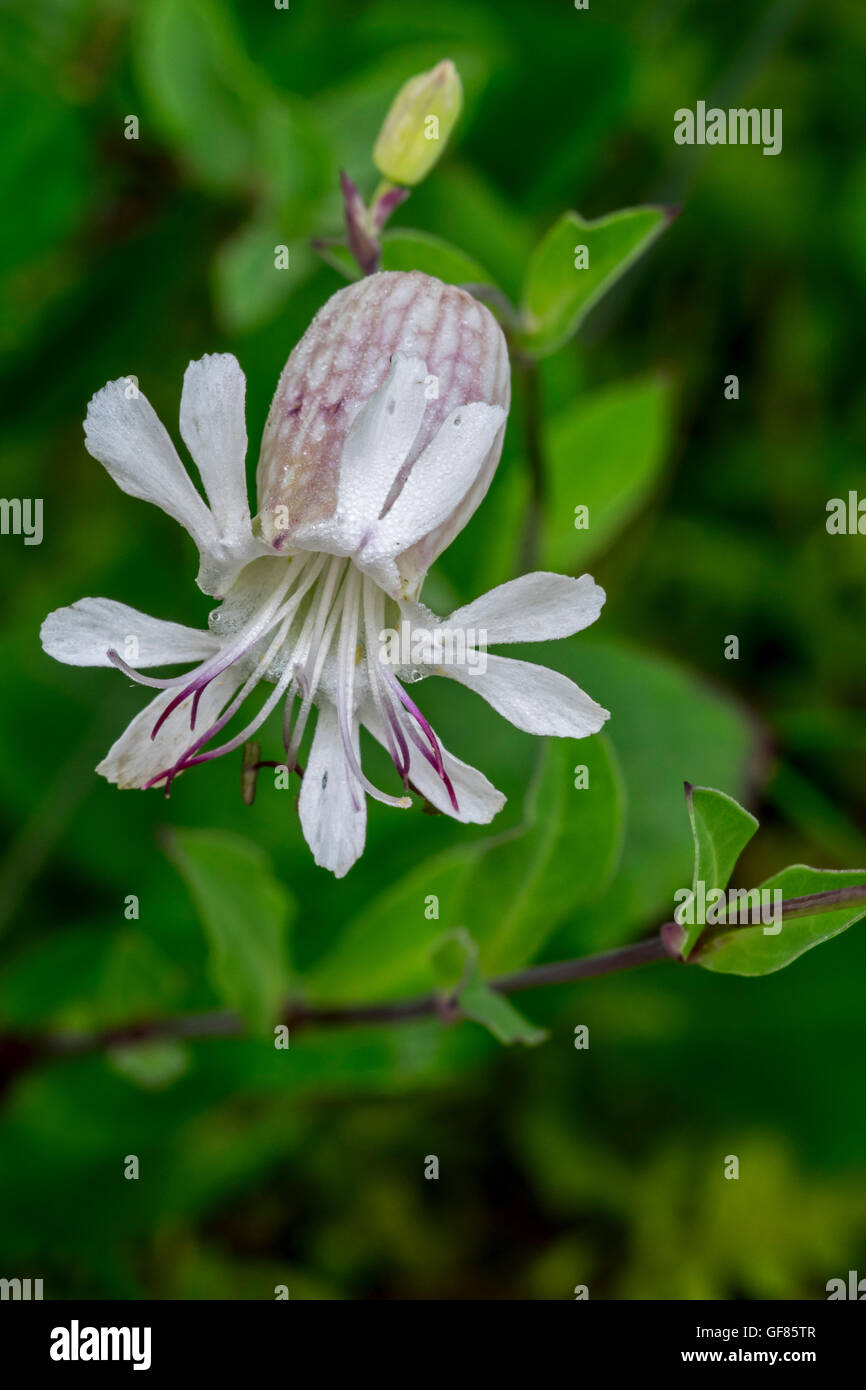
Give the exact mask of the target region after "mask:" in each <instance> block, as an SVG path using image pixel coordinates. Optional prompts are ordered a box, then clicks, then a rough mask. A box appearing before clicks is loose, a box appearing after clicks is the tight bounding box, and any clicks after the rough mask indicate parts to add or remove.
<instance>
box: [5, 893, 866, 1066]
mask: <svg viewBox="0 0 866 1390" xmlns="http://www.w3.org/2000/svg"><path fill="white" fill-rule="evenodd" d="M858 903H863V904H864V905H866V884H863V885H854V886H851V887H848V888H837V889H834V890H833V891H831V892H828V893H809V894H807V895H806V896H804V897H801V898H788V899H787V901H786V902H785V903H783V905H782V916H783V918H794V917H805V916H812V915H813V914H814V913H817V912H835V911H838V909H839V908H840V907H850V906H853V905H854V904H858ZM672 927H675V924H673V923H665V925H664V926H663V927H661V928H660V929H659V931H658V932H657V933H656V935H655V936H651V937H650V938H649V939H648V940H645V941H637V942H634V943H633V944H631V945H629V946H619V947H617V948H615V949H614V950H612V951H599V952H597V953H596V954H594V955H591V956H582V957H580V958H578V959H576V960H562V961H555V962H553V963H552V964H549V965H533V966H529V967H528V968H527V969H526V970H517V971H514V972H513V973H512V974H509V975H500V976H497V977H496V978H494V979H492V980H490V981H489V985H490V988H491V989H494V990H497V991H498V992H499V993H500V994H517V993H519V992H520V991H521V990H526V989H539V988H542V987H544V986H547V985H561V984H568V983H571V982H572V981H574V980H588V979H593V978H596V977H598V976H600V975H614V974H618V973H620V972H621V971H623V970H632V969H634V968H635V967H636V966H639V965H649V964H650V963H651V962H653V961H659V960H670V959H671V958H676V947H675V945H674V944H673V942H674V940H675V933H674V935H673V936H672V935H671V930H670V929H671V928H672ZM675 930H681V929H675ZM463 1017H464V1015H463V1014H462V1013H461V1011H460V1007H459V1004H458V1002H457V1000H456V999H455V998H453V997H450V998H449V997H446V996H444V995H442V994H437V993H428V994H421V995H418V996H416V997H415V998H412V999H398V1000H395V1001H392V1002H384V1003H381V1004H346V1005H328V1004H308V1003H306V1002H305V1001H304V1000H300V999H298V1000H293V1001H291V1002H289V1003H288V1004H287V1005H286V1007H285V1009H284V1010H283V1015H282V1020H281V1021H282V1022H283V1023H284V1024H286V1025H287V1026H288V1027H290V1028H294V1029H299V1028H311V1027H318V1028H342V1027H351V1026H360V1027H364V1026H368V1027H369V1026H371V1025H374V1024H382V1023H406V1022H408V1021H410V1020H413V1019H419V1018H439V1019H440V1020H442V1021H443V1022H444V1021H447V1022H456V1021H458V1020H460V1019H461V1018H463ZM247 1032H248V1030H247V1026H246V1024H245V1022H244V1020H243V1018H242V1017H241V1016H240V1014H237V1013H235V1012H234V1011H233V1010H231V1009H214V1010H211V1011H209V1012H206V1013H197V1014H178V1015H174V1016H172V1017H168V1018H154V1019H144V1020H142V1021H141V1022H138V1023H129V1024H122V1025H120V1026H119V1027H116V1028H105V1029H102V1030H100V1031H95V1032H91V1033H66V1032H57V1033H47V1034H42V1035H40V1034H35V1035H28V1034H16V1033H11V1032H10V1033H6V1034H0V1089H2V1087H3V1086H4V1085H6V1084H8V1083H9V1082H10V1081H11V1080H12V1079H13V1078H14V1077H15V1076H17V1075H18V1074H19V1073H21V1072H23V1071H25V1070H27V1069H28V1068H29V1067H31V1066H34V1065H35V1064H37V1063H40V1062H47V1061H52V1060H56V1059H59V1058H63V1057H83V1056H88V1055H90V1054H93V1053H98V1052H106V1051H110V1050H112V1049H114V1048H122V1047H136V1046H142V1045H143V1044H146V1043H150V1042H162V1041H166V1040H173V1041H185V1040H187V1039H190V1038H234V1037H243V1036H245V1035H246V1034H247Z"/></svg>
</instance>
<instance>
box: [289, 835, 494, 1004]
mask: <svg viewBox="0 0 866 1390" xmlns="http://www.w3.org/2000/svg"><path fill="white" fill-rule="evenodd" d="M477 854H478V849H477V845H471V844H469V845H460V846H458V847H457V848H455V849H453V850H449V851H446V852H445V853H444V854H440V855H436V856H435V857H433V858H432V859H428V860H425V861H424V862H423V863H421V864H419V865H418V867H417V869H413V870H412V871H411V872H410V873H408V874H406V875H405V876H404V877H403V878H401V879H398V881H397V882H396V883H394V884H392V885H391V886H389V887H387V888H386V889H385V890H384V892H381V893H379V894H378V895H377V896H375V897H374V898H373V899H372V900H371V901H370V902H368V903H367V905H366V906H365V907H363V908H362V910H361V911H360V912H359V913H358V915H357V916H356V917H353V918H352V919H351V921H350V922H349V923H348V924H347V926H346V928H345V930H344V931H343V933H342V935H341V936H340V937H339V939H338V940H337V941H336V943H335V944H334V946H333V947H332V948H331V950H330V951H329V952H327V953H326V955H325V956H324V957H323V958H322V959H321V960H320V961H318V962H317V963H316V964H315V965H314V966H313V967H312V969H311V971H310V972H309V973H308V974H307V975H306V976H305V977H304V985H305V988H306V989H307V991H308V992H309V993H311V995H313V996H314V997H316V998H319V999H325V1000H328V1001H329V1002H332V1003H351V1002H352V1001H354V1000H365V999H387V998H393V997H394V996H395V995H400V994H404V993H406V994H409V993H413V992H414V991H416V990H423V989H429V988H430V973H431V962H430V948H431V946H432V945H433V943H434V942H435V941H436V940H437V939H438V938H440V937H441V936H442V932H443V927H444V926H445V925H447V924H449V923H451V922H453V921H455V905H456V902H457V901H458V900H459V898H460V895H461V891H462V888H463V884H464V883H465V881H466V876H467V874H468V873H469V872H470V870H471V868H472V865H473V864H474V862H475V859H476V858H477Z"/></svg>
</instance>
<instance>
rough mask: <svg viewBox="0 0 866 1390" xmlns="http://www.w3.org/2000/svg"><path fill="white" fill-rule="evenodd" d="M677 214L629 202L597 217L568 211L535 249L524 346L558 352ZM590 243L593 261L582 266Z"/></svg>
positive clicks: (525, 302) (528, 282) (525, 294)
mask: <svg viewBox="0 0 866 1390" xmlns="http://www.w3.org/2000/svg"><path fill="white" fill-rule="evenodd" d="M670 220H671V214H670V213H669V212H667V211H666V210H665V209H664V208H654V207H644V208H627V209H625V210H624V211H622V212H614V213H610V214H609V215H608V216H607V217H601V218H599V219H598V220H597V221H595V222H586V221H584V219H583V218H582V217H581V216H580V213H577V212H566V213H564V214H563V216H562V217H561V218H560V219H559V221H558V222H556V223H555V224H554V226H553V227H552V228H551V230H550V231H549V232H548V233H547V236H545V237H544V238H543V240H542V241H541V242H540V243H539V245H538V246H537V247H536V248H535V251H534V252H533V254H532V257H531V259H530V262H529V269H528V271H527V274H526V281H525V283H524V287H523V305H522V313H523V320H524V324H525V331H524V334H523V343H524V346H525V347H526V348H527V349H528V350H529V351H530V352H532V353H533V354H534V355H535V356H537V357H543V356H545V355H546V354H547V353H550V352H555V351H556V349H557V348H559V347H562V345H563V343H565V342H567V341H568V339H569V338H570V337H572V335H573V334H574V333H575V332H576V331H577V328H578V325H579V324H580V323H581V321H582V319H583V318H584V317H585V316H586V314H588V313H589V310H590V309H591V308H592V307H593V306H594V305H595V304H597V303H598V301H599V299H601V297H602V295H603V294H605V293H606V292H607V290H609V289H610V287H611V285H613V284H614V283H615V282H616V281H617V280H618V279H619V278H620V276H621V275H622V274H623V273H624V272H625V271H626V270H627V269H628V267H629V266H630V265H631V264H632V263H633V262H634V261H635V260H637V258H638V256H640V255H641V254H642V253H643V252H644V251H645V250H646V249H647V247H648V246H649V245H650V244H651V242H653V241H654V240H655V238H656V237H657V236H658V235H659V233H660V232H661V231H663V230H664V228H665V227H666V226H667V225H668V223H669V222H670ZM583 246H585V247H586V248H587V251H588V265H587V267H586V268H585V269H578V268H577V267H576V265H575V261H576V259H577V255H576V250H577V248H578V247H583Z"/></svg>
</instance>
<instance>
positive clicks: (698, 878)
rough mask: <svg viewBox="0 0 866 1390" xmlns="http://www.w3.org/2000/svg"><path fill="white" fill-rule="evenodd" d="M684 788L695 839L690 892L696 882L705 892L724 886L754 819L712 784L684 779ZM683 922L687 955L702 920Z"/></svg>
mask: <svg viewBox="0 0 866 1390" xmlns="http://www.w3.org/2000/svg"><path fill="white" fill-rule="evenodd" d="M685 788H686V803H687V805H688V808H689V819H690V820H691V823H692V836H693V838H694V842H695V866H694V874H693V876H692V892H694V891H695V889H696V888H697V885H698V883H700V882H702V883H703V884H704V887H705V889H706V891H707V892H709V890H710V889H711V888H727V886H728V880H729V878H730V877H731V874H732V873H733V871H734V866H735V865H736V862H737V860H738V859H739V857H740V855H741V854H742V852H743V850H744V849H745V847H746V845H747V844H748V843H749V841H750V840H751V838H752V836H753V835H754V833H755V831H756V830H757V828H758V822H757V820H756V819H755V817H754V816H753V815H752V814H751V812H749V811H747V810H746V809H745V808H744V807H743V806H741V805H740V804H739V802H738V801H735V800H734V798H733V797H732V796H728V795H727V793H725V792H720V791H716V790H715V789H714V788H713V787H693V786H692V785H691V783H690V782H686V784H685ZM678 920H679V919H678ZM684 925H686V932H687V936H686V942H685V945H684V947H683V955H684V956H688V955H689V953H690V952H691V950H692V949H693V947H694V945H695V942H696V941H697V939H698V937H699V936H700V934H701V932H702V931H703V929H704V924H703V923H702V922H695V923H693V924H692V925H690V926H689V925H687V924H684Z"/></svg>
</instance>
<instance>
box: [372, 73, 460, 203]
mask: <svg viewBox="0 0 866 1390" xmlns="http://www.w3.org/2000/svg"><path fill="white" fill-rule="evenodd" d="M462 105H463V89H462V87H461V85H460V77H459V75H458V73H457V69H456V68H455V66H454V64H453V63H452V62H451V61H450V59H447V58H446V59H445V60H444V61H443V62H441V63H437V65H436V67H435V68H431V69H430V71H429V72H422V73H419V74H418V76H417V77H410V79H409V81H408V82H406V83H404V85H403V86H402V87H401V88H400V90H399V92H398V93H397V95H396V97H395V98H394V101H393V102H392V104H391V109H390V111H389V112H388V115H387V116H386V117H385V123H384V125H383V126H382V129H381V130H380V132H379V138H378V139H377V141H376V144H375V147H374V149H373V160H374V162H375V165H376V168H377V169H378V170H379V171H380V173H382V174H384V175H385V177H386V178H387V179H390V180H391V182H392V183H402V184H409V185H412V184H416V183H420V182H421V180H422V179H424V178H426V177H427V175H428V174H429V172H430V170H431V169H432V168H433V165H434V164H435V163H436V161H437V159H438V158H439V156H440V154H441V153H442V151H443V150H444V148H445V145H446V144H447V141H448V137H449V135H450V134H451V131H452V129H453V127H454V122H455V121H456V120H457V117H458V116H459V115H460V108H461V107H462Z"/></svg>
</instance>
